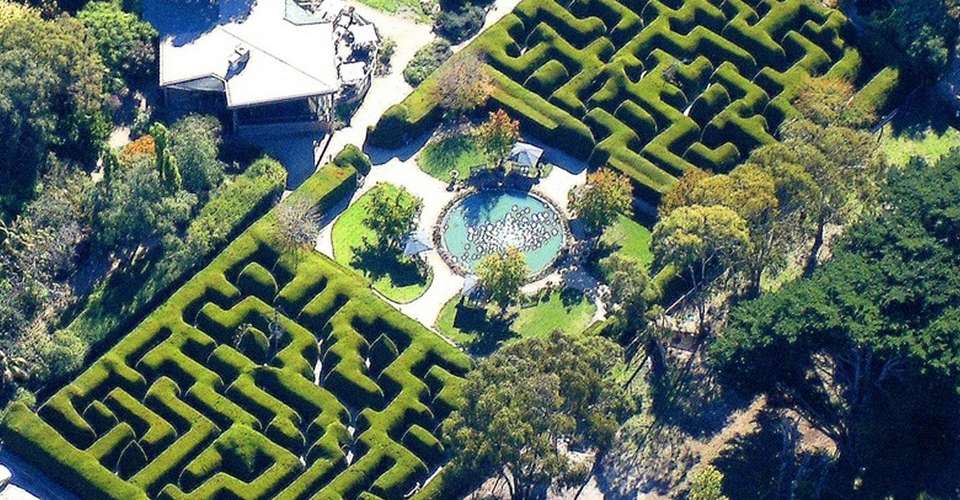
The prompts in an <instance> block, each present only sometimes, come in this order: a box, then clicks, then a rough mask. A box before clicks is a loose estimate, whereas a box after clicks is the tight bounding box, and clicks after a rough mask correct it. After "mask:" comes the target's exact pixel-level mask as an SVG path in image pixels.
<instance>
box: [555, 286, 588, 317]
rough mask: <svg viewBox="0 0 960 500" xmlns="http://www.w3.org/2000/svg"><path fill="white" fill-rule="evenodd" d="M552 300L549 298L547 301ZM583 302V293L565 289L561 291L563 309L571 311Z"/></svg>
mask: <svg viewBox="0 0 960 500" xmlns="http://www.w3.org/2000/svg"><path fill="white" fill-rule="evenodd" d="M549 299H550V298H549V297H547V300H549ZM582 301H583V292H582V291H580V290H577V289H575V288H564V289H563V290H561V291H560V302H561V303H562V304H563V307H565V308H566V309H567V311H569V310H570V309H571V308H572V307H574V306H576V305H578V304H580V302H582Z"/></svg>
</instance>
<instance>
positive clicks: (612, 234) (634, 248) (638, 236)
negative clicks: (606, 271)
mask: <svg viewBox="0 0 960 500" xmlns="http://www.w3.org/2000/svg"><path fill="white" fill-rule="evenodd" d="M650 236H651V235H650V230H649V229H647V228H646V227H645V226H644V225H642V224H640V223H639V222H637V221H635V220H633V219H631V218H629V217H626V216H624V215H620V216H618V217H617V222H616V223H614V224H613V225H612V226H610V227H608V228H607V229H606V230H605V231H604V232H603V236H602V237H601V238H600V242H601V243H602V244H603V245H605V246H609V247H611V250H612V253H615V254H617V255H620V256H621V257H627V258H630V259H634V260H637V261H639V262H640V263H642V264H643V265H644V266H647V268H648V269H649V267H650V265H651V264H652V263H653V253H652V251H651V249H650V240H651V238H650Z"/></svg>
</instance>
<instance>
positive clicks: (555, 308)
mask: <svg viewBox="0 0 960 500" xmlns="http://www.w3.org/2000/svg"><path fill="white" fill-rule="evenodd" d="M594 312H596V306H594V304H593V303H592V302H590V300H589V299H587V297H585V296H584V295H583V294H582V293H580V292H579V291H576V290H572V289H566V290H564V291H554V292H553V293H550V294H549V295H548V296H547V297H545V298H544V299H543V300H541V301H540V302H538V303H537V304H534V305H530V306H528V307H522V308H516V309H511V310H510V312H509V314H508V315H507V316H506V317H505V318H504V319H500V318H498V317H497V315H496V313H495V312H494V310H493V309H492V308H483V307H467V306H464V305H463V304H461V302H460V297H454V298H453V299H451V300H450V301H449V302H447V304H446V305H444V306H443V309H442V310H441V311H440V316H439V317H438V318H437V324H436V327H437V329H438V330H439V331H440V333H442V334H443V335H445V336H446V337H448V338H450V339H451V340H453V341H455V342H456V343H457V344H459V345H460V346H462V347H463V348H465V349H466V350H467V351H469V352H470V353H471V354H475V355H481V356H482V355H486V354H489V353H491V352H493V351H494V350H496V349H497V348H498V347H500V345H501V344H503V343H504V342H512V341H514V340H517V339H521V338H536V337H545V336H547V335H549V334H550V333H551V332H553V331H554V330H560V331H562V332H563V333H566V334H579V333H581V332H583V331H584V330H586V328H587V327H588V326H590V323H591V322H592V321H593V314H594Z"/></svg>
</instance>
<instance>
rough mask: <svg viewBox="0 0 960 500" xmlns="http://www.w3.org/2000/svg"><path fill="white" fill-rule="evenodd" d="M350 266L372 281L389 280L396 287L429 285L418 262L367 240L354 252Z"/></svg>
mask: <svg viewBox="0 0 960 500" xmlns="http://www.w3.org/2000/svg"><path fill="white" fill-rule="evenodd" d="M350 265H351V266H353V268H354V269H362V270H363V271H364V272H365V273H366V274H367V276H369V277H370V278H371V280H372V281H376V280H378V279H381V278H384V277H386V278H389V279H390V282H391V283H392V284H393V286H395V287H405V286H413V285H426V284H427V277H426V276H425V275H422V274H421V273H420V269H419V268H418V267H417V264H416V262H414V261H413V260H411V259H406V258H403V257H401V256H400V255H398V254H397V252H396V251H394V250H392V249H388V248H384V247H380V246H376V245H373V244H371V243H370V242H369V241H367V240H364V242H363V245H361V246H360V247H359V248H357V249H355V250H354V254H353V260H352V261H351V262H350Z"/></svg>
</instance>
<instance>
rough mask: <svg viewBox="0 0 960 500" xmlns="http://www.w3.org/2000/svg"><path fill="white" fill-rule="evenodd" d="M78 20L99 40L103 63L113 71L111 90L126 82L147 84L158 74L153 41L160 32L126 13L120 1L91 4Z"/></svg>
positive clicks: (115, 89) (121, 86)
mask: <svg viewBox="0 0 960 500" xmlns="http://www.w3.org/2000/svg"><path fill="white" fill-rule="evenodd" d="M77 19H79V20H80V22H81V23H83V26H84V27H85V28H86V29H87V31H88V32H89V33H90V34H91V35H92V36H93V37H94V39H95V40H96V46H97V50H98V52H99V53H100V58H101V59H102V60H103V64H104V65H106V67H107V68H108V69H109V70H110V82H109V84H108V86H109V88H110V89H111V90H112V91H117V90H120V89H121V88H123V87H124V82H147V81H150V80H151V79H152V78H154V77H155V75H156V69H155V63H156V53H155V50H154V40H155V39H156V37H157V30H155V29H154V28H153V26H152V25H151V24H150V23H148V22H146V21H143V20H141V19H140V18H139V17H137V15H136V14H132V13H129V12H124V11H123V9H122V8H121V6H120V2H106V1H99V0H98V1H95V2H90V3H88V4H87V5H85V6H84V7H83V9H81V10H80V12H78V13H77Z"/></svg>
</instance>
